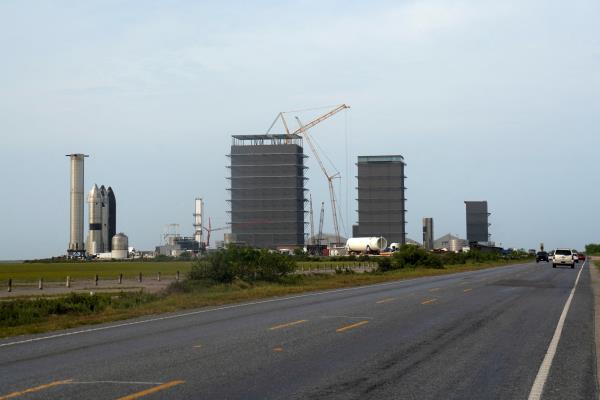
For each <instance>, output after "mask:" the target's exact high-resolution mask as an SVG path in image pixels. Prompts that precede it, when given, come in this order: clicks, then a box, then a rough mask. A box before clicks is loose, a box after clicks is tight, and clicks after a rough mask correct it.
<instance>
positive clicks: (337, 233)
mask: <svg viewBox="0 0 600 400" xmlns="http://www.w3.org/2000/svg"><path fill="white" fill-rule="evenodd" d="M296 121H298V125H300V129H299V131H300V132H301V134H302V135H303V136H304V138H305V139H306V142H307V143H308V145H309V146H310V149H311V151H312V152H313V154H314V155H315V158H316V159H317V162H318V163H319V167H321V171H323V174H325V178H327V184H328V185H329V199H330V201H331V214H332V216H333V230H334V233H335V240H336V244H337V245H339V244H340V228H339V226H338V218H337V202H336V200H335V190H334V188H333V180H334V179H335V178H339V177H340V173H339V172H336V173H335V174H333V175H332V174H330V173H329V172H327V168H325V164H323V161H322V160H321V157H320V156H319V152H318V151H317V148H316V147H315V145H314V143H313V142H312V139H311V138H310V135H309V134H308V132H307V131H306V128H305V125H302V122H300V118H298V117H296Z"/></svg>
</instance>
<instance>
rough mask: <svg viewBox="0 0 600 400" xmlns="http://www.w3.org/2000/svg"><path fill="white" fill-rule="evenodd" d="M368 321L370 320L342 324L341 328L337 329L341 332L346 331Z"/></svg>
mask: <svg viewBox="0 0 600 400" xmlns="http://www.w3.org/2000/svg"><path fill="white" fill-rule="evenodd" d="M368 323H369V321H360V322H357V323H355V324H352V325H346V326H342V327H341V328H338V329H336V330H335V331H336V332H338V333H341V332H345V331H347V330H349V329H354V328H358V327H359V326H363V325H366V324H368Z"/></svg>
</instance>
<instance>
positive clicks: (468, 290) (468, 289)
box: [463, 288, 473, 293]
mask: <svg viewBox="0 0 600 400" xmlns="http://www.w3.org/2000/svg"><path fill="white" fill-rule="evenodd" d="M471 290H473V289H471V288H467V289H465V290H463V292H465V293H467V292H470V291H471Z"/></svg>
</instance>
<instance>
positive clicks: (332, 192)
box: [266, 104, 350, 245]
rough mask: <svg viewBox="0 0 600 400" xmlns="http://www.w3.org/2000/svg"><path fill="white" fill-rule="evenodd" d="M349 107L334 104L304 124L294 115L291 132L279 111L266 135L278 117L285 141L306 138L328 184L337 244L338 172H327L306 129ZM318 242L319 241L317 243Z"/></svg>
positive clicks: (282, 113) (283, 114)
mask: <svg viewBox="0 0 600 400" xmlns="http://www.w3.org/2000/svg"><path fill="white" fill-rule="evenodd" d="M348 108H350V106H348V105H346V104H340V105H339V106H336V107H335V108H333V109H332V110H330V111H328V112H326V113H325V114H323V115H321V116H319V117H317V118H315V119H313V120H312V121H310V122H309V123H307V124H306V125H303V124H302V122H300V119H299V118H298V117H297V116H296V117H295V118H296V120H297V122H298V124H299V126H300V127H299V128H298V129H296V130H295V131H293V132H290V130H289V127H288V124H287V122H286V120H285V114H288V113H287V112H280V113H279V114H277V117H275V120H274V121H273V123H272V124H271V126H270V127H269V129H267V133H266V134H267V135H268V134H269V132H270V131H271V129H273V126H275V124H276V123H277V121H278V120H279V119H281V122H282V124H283V127H284V128H285V132H286V134H287V139H286V143H289V142H290V140H291V139H292V137H293V135H298V136H303V137H305V138H306V141H307V142H308V144H309V146H310V148H311V150H312V152H313V154H314V156H315V158H316V159H317V161H318V163H319V166H320V167H321V170H322V171H323V173H324V174H325V177H326V178H327V183H328V185H329V197H330V200H331V212H332V214H333V229H334V231H335V238H336V244H338V245H339V243H340V230H339V226H338V218H337V202H336V199H335V190H334V188H333V179H335V178H340V173H339V172H337V173H335V174H333V175H330V174H329V173H328V172H327V169H326V168H325V165H324V164H323V162H322V161H321V157H320V156H319V153H318V152H317V149H316V147H315V146H314V144H313V142H312V140H311V139H310V136H309V135H308V130H309V129H310V128H312V127H314V126H315V125H317V124H319V123H321V122H323V121H325V120H326V119H328V118H330V117H332V116H334V115H335V114H337V113H338V112H340V111H342V110H345V109H348ZM319 244H320V243H319Z"/></svg>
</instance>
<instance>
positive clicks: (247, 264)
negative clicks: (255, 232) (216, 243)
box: [189, 246, 296, 283]
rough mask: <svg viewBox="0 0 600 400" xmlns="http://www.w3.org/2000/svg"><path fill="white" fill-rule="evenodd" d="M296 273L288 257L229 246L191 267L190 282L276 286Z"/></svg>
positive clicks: (250, 248)
mask: <svg viewBox="0 0 600 400" xmlns="http://www.w3.org/2000/svg"><path fill="white" fill-rule="evenodd" d="M295 270H296V262H295V261H294V259H293V258H292V257H290V256H285V255H283V254H279V253H274V252H271V251H268V250H264V249H262V250H259V249H254V248H252V247H238V246H231V247H229V248H227V249H221V250H218V251H216V252H214V253H210V254H209V255H208V256H207V257H206V258H205V259H202V260H199V261H197V262H196V263H195V264H194V265H193V266H192V271H191V272H190V274H189V277H190V279H194V280H199V279H210V280H212V281H214V282H220V283H231V282H233V281H234V280H235V279H239V280H243V281H246V282H256V281H265V282H277V281H279V280H280V279H281V278H283V277H284V276H286V275H288V274H290V273H292V272H294V271H295Z"/></svg>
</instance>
